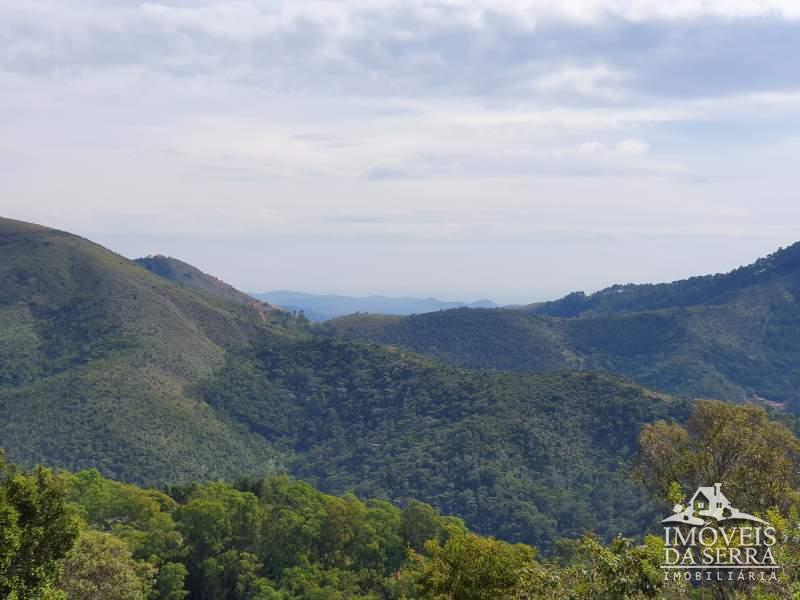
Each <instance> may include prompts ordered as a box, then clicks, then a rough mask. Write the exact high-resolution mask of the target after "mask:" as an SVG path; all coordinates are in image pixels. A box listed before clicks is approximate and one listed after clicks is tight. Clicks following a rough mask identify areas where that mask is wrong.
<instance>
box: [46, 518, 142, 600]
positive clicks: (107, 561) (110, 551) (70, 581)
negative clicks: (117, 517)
mask: <svg viewBox="0 0 800 600" xmlns="http://www.w3.org/2000/svg"><path fill="white" fill-rule="evenodd" d="M154 571H155V568H154V567H152V566H151V565H149V564H147V563H145V562H140V561H136V560H134V558H133V556H132V555H131V552H130V550H129V549H128V547H127V546H126V545H125V542H123V541H122V540H119V539H117V538H115V537H113V536H112V535H110V534H107V533H102V532H99V531H92V530H85V531H83V532H82V533H81V535H80V537H79V538H78V543H77V544H76V545H75V548H74V549H73V550H72V552H71V553H70V555H69V557H68V558H67V560H66V561H65V563H64V572H63V573H62V574H61V578H60V580H59V587H60V588H61V589H62V590H63V591H64V592H66V594H67V598H80V599H81V600H147V598H148V596H149V593H150V591H151V589H152V587H153V576H154Z"/></svg>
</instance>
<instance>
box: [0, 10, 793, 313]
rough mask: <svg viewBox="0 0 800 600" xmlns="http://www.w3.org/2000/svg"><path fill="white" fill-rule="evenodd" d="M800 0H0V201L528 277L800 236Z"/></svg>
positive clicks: (262, 285) (340, 273) (138, 225)
mask: <svg viewBox="0 0 800 600" xmlns="http://www.w3.org/2000/svg"><path fill="white" fill-rule="evenodd" d="M798 57H800V2H798V0H670V1H669V2H666V1H664V0H471V1H470V0H339V1H335V2H322V1H316V0H309V1H306V0H244V1H238V2H231V1H226V2H222V1H213V0H208V1H204V2H195V1H192V0H178V1H173V2H166V1H165V2H144V3H142V2H134V1H130V0H25V1H24V2H19V1H12V0H0V214H2V215H3V216H9V217H13V218H18V219H24V220H30V221H35V222H39V223H43V224H46V225H50V226H54V227H59V228H62V229H67V230H69V231H72V232H75V233H78V234H80V235H83V236H86V237H89V238H92V239H94V240H96V241H98V242H100V243H102V244H104V245H106V246H108V247H110V248H112V249H114V250H116V251H118V252H121V253H122V254H124V255H126V256H129V257H136V256H140V255H144V254H150V253H163V254H169V255H172V256H176V257H179V258H181V259H183V260H186V261H188V262H191V263H193V264H195V265H196V266H198V267H200V268H201V269H203V270H205V271H208V272H212V273H214V274H215V275H218V276H220V277H222V278H223V279H226V280H227V281H229V282H231V283H232V284H234V285H236V286H237V287H240V288H242V289H245V290H248V291H266V290H271V289H295V290H301V291H308V292H331V293H345V294H366V293H384V294H392V295H396V294H409V295H436V296H439V297H441V298H444V299H463V300H474V299H476V298H479V297H490V298H492V299H494V300H496V301H499V302H528V301H533V300H540V299H544V298H548V297H554V296H558V295H561V294H563V293H565V292H567V291H570V290H575V289H583V290H586V291H591V290H594V289H597V288H600V287H603V286H605V285H608V284H611V283H614V282H620V283H625V282H629V281H634V282H645V281H661V280H671V279H675V278H680V277H684V276H687V275H691V274H701V273H706V272H719V271H727V270H729V269H731V268H733V267H735V266H737V265H739V264H742V263H747V262H751V261H752V260H753V259H755V258H756V257H757V256H759V255H762V254H766V253H768V252H770V251H772V250H774V249H776V248H777V247H778V246H781V245H784V246H785V245H787V244H790V243H792V242H794V241H797V240H800V192H798V190H800V60H798Z"/></svg>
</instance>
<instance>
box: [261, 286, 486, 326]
mask: <svg viewBox="0 0 800 600" xmlns="http://www.w3.org/2000/svg"><path fill="white" fill-rule="evenodd" d="M252 296H253V297H255V298H258V299H259V300H263V301H265V302H269V303H270V304H274V305H275V306H280V307H281V308H285V309H286V310H293V311H301V310H302V311H303V312H304V313H305V315H306V317H307V318H309V319H311V320H312V321H326V320H328V319H333V318H336V317H341V316H344V315H351V314H354V313H378V314H386V315H412V314H421V313H428V312H435V311H437V310H447V309H450V308H462V307H467V308H494V307H496V306H497V305H496V304H495V303H494V302H492V301H491V300H487V299H482V300H478V301H476V302H459V301H455V302H445V301H442V300H439V299H438V298H412V297H399V298H394V297H388V296H381V295H373V296H363V297H354V296H339V295H336V294H307V293H304V292H292V291H286V290H278V291H273V292H265V293H256V294H252Z"/></svg>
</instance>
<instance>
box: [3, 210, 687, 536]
mask: <svg viewBox="0 0 800 600" xmlns="http://www.w3.org/2000/svg"><path fill="white" fill-rule="evenodd" d="M0 255H1V258H2V260H0V445H2V446H3V447H5V449H6V451H7V453H8V455H9V458H10V459H11V460H14V461H16V462H20V463H23V464H26V465H31V464H34V463H37V462H41V463H44V464H47V465H51V466H60V467H68V468H71V469H78V468H84V467H97V468H98V469H100V470H101V472H103V473H104V474H106V475H109V476H114V477H116V478H119V479H123V480H127V481H133V482H144V483H159V482H165V481H167V482H172V483H174V482H178V481H186V480H189V479H196V480H202V479H216V478H225V479H232V478H234V477H236V476H238V475H242V474H247V473H252V474H258V475H262V474H265V473H269V472H271V471H274V470H282V469H285V470H288V471H289V472H290V473H292V474H296V475H300V476H303V477H305V478H307V479H309V480H311V481H313V482H314V483H316V484H317V485H319V486H320V487H321V488H322V489H323V490H325V491H331V492H343V491H348V490H354V491H357V492H358V493H359V494H368V495H371V496H375V497H384V498H388V499H390V500H392V501H393V502H398V503H402V502H404V501H405V500H406V499H407V498H410V497H416V498H419V499H420V500H423V501H427V502H430V503H432V504H434V505H436V506H437V507H439V508H441V509H442V510H444V511H446V512H448V513H450V514H456V515H459V516H461V517H463V518H464V519H465V520H466V522H467V523H468V525H469V526H470V527H472V528H474V529H476V530H478V531H481V532H488V533H494V534H496V535H499V536H502V537H504V538H506V539H510V540H523V541H529V542H533V543H538V544H541V545H547V544H549V543H550V542H551V541H552V540H553V539H554V538H555V537H557V536H562V535H579V534H581V533H583V532H584V531H585V530H587V529H597V530H598V532H599V533H601V534H604V535H611V534H616V533H618V532H623V533H638V532H641V531H642V530H643V529H644V527H646V526H647V525H648V523H649V519H650V517H651V516H652V513H651V512H650V508H649V505H648V504H647V502H646V500H645V498H644V496H643V494H642V492H641V490H640V489H639V488H638V487H637V486H636V485H634V484H633V483H632V482H631V481H630V480H629V479H628V477H627V466H628V465H627V461H628V459H629V457H630V455H631V453H632V452H633V449H634V447H635V440H636V435H637V433H638V431H639V428H640V426H641V425H642V424H643V423H647V422H650V421H653V420H655V419H658V418H662V417H663V418H676V419H679V420H680V419H683V417H684V416H685V415H686V412H687V410H688V406H687V403H686V402H684V401H679V400H674V399H671V398H669V397H666V396H663V395H659V394H654V393H651V392H648V391H646V390H644V389H642V388H640V387H638V386H636V385H633V384H630V383H626V382H623V381H620V380H617V379H614V378H611V377H607V376H602V375H592V374H586V373H572V372H563V373H556V374H546V375H520V374H510V373H508V374H488V373H481V372H471V371H465V370H462V369H459V368H454V367H450V366H445V365H443V364H442V363H440V362H438V361H436V360H434V359H430V358H425V357H422V356H420V355H418V354H413V353H411V352H405V351H397V350H394V349H390V348H389V349H384V348H378V347H371V346H368V345H365V344H361V343H353V342H348V341H342V340H336V339H329V338H327V337H324V336H318V335H315V334H313V333H310V332H309V331H308V327H307V325H306V323H305V322H303V321H298V320H296V319H293V318H292V317H291V316H290V315H288V314H287V313H285V312H281V311H263V310H260V309H259V308H258V307H253V306H250V305H247V304H245V303H241V302H236V301H233V300H229V299H226V298H222V297H219V296H215V295H211V294H208V293H206V292H204V291H202V290H200V289H195V288H193V287H190V286H187V285H178V284H176V283H174V282H173V281H170V280H168V279H164V278H161V277H157V276H156V275H154V274H153V273H151V272H149V271H148V270H146V269H144V268H142V267H141V266H139V265H137V264H136V263H134V262H132V261H129V260H127V259H125V258H123V257H121V256H119V255H116V254H114V253H112V252H110V251H108V250H105V249H104V248H102V247H100V246H98V245H96V244H93V243H91V242H88V241H86V240H83V239H81V238H78V237H76V236H73V235H70V234H67V233H63V232H58V231H54V230H51V229H46V228H42V227H38V226H33V225H29V224H24V223H19V222H16V221H9V220H3V221H0ZM600 517H602V518H600Z"/></svg>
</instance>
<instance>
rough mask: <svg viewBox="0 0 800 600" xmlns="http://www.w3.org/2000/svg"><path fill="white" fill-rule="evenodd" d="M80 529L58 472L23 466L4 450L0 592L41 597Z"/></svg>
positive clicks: (22, 599) (20, 598)
mask: <svg viewBox="0 0 800 600" xmlns="http://www.w3.org/2000/svg"><path fill="white" fill-rule="evenodd" d="M76 535H77V524H76V522H75V520H74V518H73V517H72V515H71V514H70V513H69V511H68V510H67V507H66V502H65V493H64V486H63V483H62V481H61V480H60V478H59V477H58V476H56V475H53V473H51V472H50V471H48V470H46V469H43V468H42V467H38V468H37V469H36V470H35V471H34V472H33V473H25V472H22V471H19V470H17V468H16V467H14V466H13V465H8V464H6V462H5V460H4V457H3V454H2V452H0V596H2V597H3V598H6V597H13V598H15V599H16V600H38V599H39V598H42V597H43V595H44V594H45V593H46V592H47V591H48V589H49V588H50V585H51V584H52V583H53V582H54V581H55V579H56V577H57V576H58V573H59V568H60V563H59V561H60V560H61V559H62V558H63V557H64V556H65V555H66V553H67V552H68V551H69V549H70V548H71V547H72V544H73V542H74V540H75V536H76Z"/></svg>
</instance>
